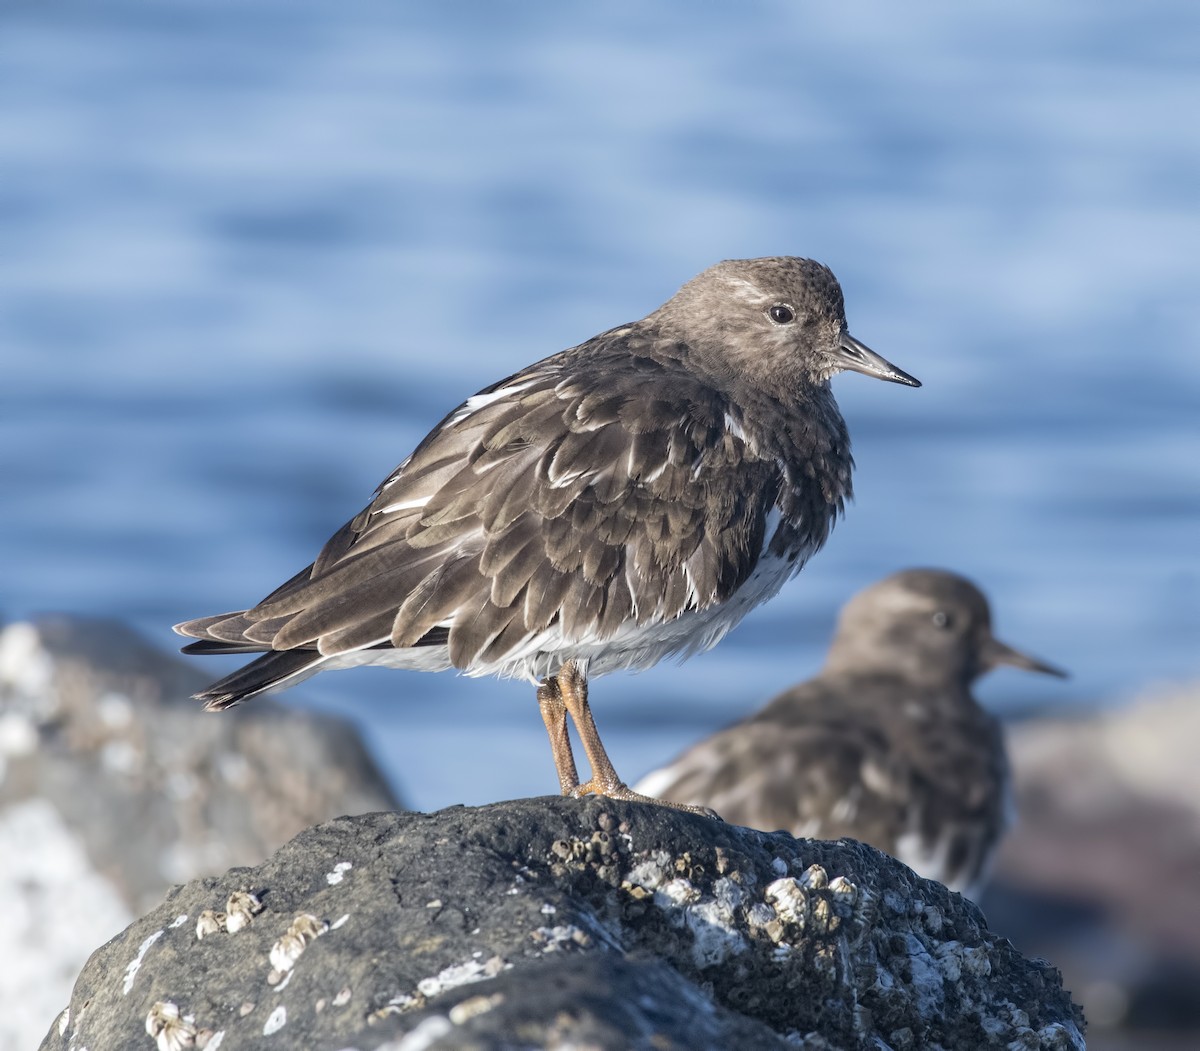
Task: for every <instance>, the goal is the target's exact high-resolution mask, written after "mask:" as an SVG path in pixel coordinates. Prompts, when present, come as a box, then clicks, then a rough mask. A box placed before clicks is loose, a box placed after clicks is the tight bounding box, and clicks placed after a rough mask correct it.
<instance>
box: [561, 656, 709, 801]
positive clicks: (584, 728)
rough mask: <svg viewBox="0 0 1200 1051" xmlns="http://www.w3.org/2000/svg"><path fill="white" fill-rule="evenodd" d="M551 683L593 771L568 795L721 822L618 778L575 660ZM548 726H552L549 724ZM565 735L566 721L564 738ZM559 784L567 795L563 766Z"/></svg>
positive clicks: (582, 676)
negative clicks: (622, 801)
mask: <svg viewBox="0 0 1200 1051" xmlns="http://www.w3.org/2000/svg"><path fill="white" fill-rule="evenodd" d="M548 681H552V682H554V683H555V684H556V688H557V689H556V692H557V694H558V697H559V699H560V703H561V704H562V706H563V708H564V709H565V710H566V712H567V713H569V714H570V716H571V721H572V722H574V723H575V730H576V732H577V733H578V734H579V740H580V742H581V743H582V744H583V750H584V752H585V753H586V755H587V758H588V763H589V764H590V765H591V768H592V776H591V779H590V780H588V781H586V782H585V783H584V784H579V783H578V780H576V784H575V787H574V788H573V789H572V790H571V792H570V793H569V794H570V795H573V796H577V797H578V796H582V795H586V794H587V793H589V792H594V793H595V794H596V795H600V796H608V797H609V798H610V799H628V800H632V801H634V802H638V803H654V804H655V805H656V806H666V807H672V808H673V809H675V810H686V811H687V812H688V813H690V814H703V815H704V816H705V817H713V818H716V819H717V820H718V821H719V820H721V819H720V816H719V815H718V814H717V813H716V811H714V810H710V809H709V808H708V807H702V806H693V805H691V804H690V803H672V802H670V801H669V800H666V799H655V798H653V797H652V796H645V795H642V794H641V793H640V792H635V791H634V790H633V789H632V788H630V787H629V786H628V785H627V784H625V782H624V781H622V780H621V779H620V778H619V777H618V776H617V771H616V770H615V769H614V768H613V765H612V760H611V759H609V758H608V752H607V751H605V749H604V745H603V743H602V742H601V740H600V731H599V730H597V729H596V721H595V719H593V718H592V707H591V705H590V704H588V684H587V676H586V675H585V674H584V672H583V669H582V668H581V667H580V666H579V665H578V664H577V663H576V662H575V661H567V662H566V664H564V665H563V666H562V668H560V669H559V672H558V675H556V676H555V677H554V679H552V680H548ZM538 700H539V703H540V702H541V691H540V690H539V692H538ZM543 718H545V715H544V714H543ZM546 725H547V727H549V725H550V724H549V722H547V723H546ZM565 732H566V730H565V720H564V727H563V734H564V737H565ZM550 740H551V745H552V746H553V744H554V734H553V733H551V737H550ZM567 752H568V755H569V754H570V745H569V744H568V745H567ZM555 764H556V765H557V764H558V754H557V751H556V753H555ZM571 772H572V773H575V764H574V762H573V761H572V763H571ZM559 781H560V782H561V783H562V784H563V792H564V794H566V793H567V789H566V781H564V780H563V778H562V768H561V766H560V767H559Z"/></svg>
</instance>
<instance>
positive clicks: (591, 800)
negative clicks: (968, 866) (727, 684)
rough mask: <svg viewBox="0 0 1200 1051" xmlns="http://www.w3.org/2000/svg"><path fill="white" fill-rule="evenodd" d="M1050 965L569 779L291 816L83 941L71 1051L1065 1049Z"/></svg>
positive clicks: (904, 876)
mask: <svg viewBox="0 0 1200 1051" xmlns="http://www.w3.org/2000/svg"><path fill="white" fill-rule="evenodd" d="M1081 1028H1082V1018H1081V1016H1080V1014H1079V1011H1078V1009H1077V1008H1075V1007H1074V1006H1073V1005H1072V1003H1071V1001H1070V999H1069V997H1068V996H1067V994H1066V993H1065V992H1064V991H1063V989H1062V987H1061V984H1060V980H1059V976H1058V973H1057V972H1056V971H1055V970H1054V969H1053V968H1052V967H1050V966H1049V965H1047V964H1044V963H1041V962H1040V961H1030V960H1026V959H1024V958H1022V957H1021V956H1020V955H1019V954H1018V953H1017V951H1016V950H1015V949H1014V948H1013V947H1012V946H1011V944H1010V943H1009V942H1008V941H1007V940H1006V939H1004V938H1002V937H1000V936H998V935H996V934H994V933H993V932H992V931H990V930H989V929H988V927H987V925H986V924H985V923H984V921H983V918H982V915H981V914H980V912H979V911H978V909H976V908H975V906H973V905H972V904H971V903H970V902H968V901H967V900H966V899H964V898H962V897H960V896H958V895H956V894H952V893H950V892H949V891H947V890H946V889H945V888H944V887H942V886H941V885H940V884H936V883H932V882H928V881H925V880H922V879H920V878H919V877H917V876H916V875H915V874H914V873H912V872H911V870H909V869H907V868H905V867H904V866H903V865H901V864H899V863H898V862H896V861H893V860H892V859H891V858H888V857H886V856H884V855H883V854H880V853H878V852H877V851H875V850H872V849H871V848H869V847H866V846H863V845H862V844H859V843H854V842H852V841H849V840H846V841H842V842H839V843H825V842H819V841H812V840H796V839H793V838H792V837H791V836H790V835H787V834H786V833H775V834H772V835H766V834H763V833H759V832H753V831H751V830H749V829H744V828H738V827H736V826H731V825H725V824H723V823H720V822H716V821H711V820H708V819H706V818H702V817H698V816H695V815H690V814H682V813H679V812H675V811H670V810H666V809H664V808H660V807H654V806H650V805H647V804H635V803H622V802H615V801H613V800H608V799H598V798H595V797H588V798H586V799H584V800H573V799H562V798H559V797H551V798H544V799H532V800H522V801H517V802H511V803H500V804H495V805H492V806H488V807H481V808H474V809H468V808H464V807H453V808H450V809H448V810H443V811H440V812H438V813H435V814H429V815H426V814H413V813H399V814H372V815H367V816H365V817H356V818H343V819H339V820H336V821H332V822H329V823H327V824H324V825H321V826H318V827H316V828H313V829H310V830H308V831H306V832H304V833H302V834H301V835H299V836H298V837H296V839H294V840H293V841H292V842H291V843H289V844H288V845H287V846H285V847H283V848H282V849H281V850H280V851H279V852H278V853H276V854H275V855H274V856H273V857H272V858H271V859H270V860H269V861H267V862H266V863H264V864H262V865H259V866H257V867H255V868H250V869H234V870H232V871H230V872H228V873H226V874H225V875H224V876H222V877H220V878H218V879H211V878H210V879H200V880H195V881H193V882H191V883H189V884H188V885H187V886H185V887H180V888H178V889H176V890H175V891H173V892H172V893H171V894H170V895H169V897H168V898H167V900H166V901H165V902H164V903H163V904H162V905H161V906H159V907H158V908H156V909H154V910H153V911H152V912H150V913H149V914H148V915H146V916H145V917H143V918H142V919H140V920H138V921H136V922H135V923H133V924H132V925H131V926H130V927H129V928H128V929H127V930H126V931H125V932H124V933H122V934H121V935H120V936H119V937H117V938H115V939H113V940H112V941H111V942H109V943H108V944H107V945H105V946H103V947H102V948H101V949H100V950H98V951H97V952H96V953H95V954H94V955H93V956H92V957H91V959H90V960H89V961H88V964H87V966H86V968H85V969H84V971H83V973H82V974H81V976H80V978H79V981H78V982H77V983H76V986H75V990H74V993H73V994H72V997H71V1003H70V1007H69V1009H68V1010H67V1011H64V1012H63V1013H62V1014H61V1015H60V1016H59V1018H58V1020H57V1021H55V1022H54V1024H53V1025H52V1026H51V1029H50V1032H49V1033H48V1035H47V1037H46V1039H45V1041H44V1042H43V1044H42V1048H43V1049H44V1051H59V1049H61V1051H67V1049H68V1048H83V1047H88V1048H109V1047H147V1048H150V1047H153V1046H154V1045H155V1044H157V1046H158V1048H160V1049H161V1051H167V1049H169V1048H186V1047H208V1048H215V1047H216V1046H219V1045H222V1044H223V1045H224V1046H226V1047H236V1048H239V1049H246V1048H267V1047H297V1048H300V1047H303V1048H312V1049H322V1048H356V1049H362V1051H365V1049H368V1048H371V1049H388V1051H401V1049H403V1051H415V1049H417V1048H421V1049H451V1048H453V1049H469V1048H479V1049H483V1048H500V1047H521V1048H551V1047H554V1048H562V1047H576V1048H585V1047H586V1048H594V1049H597V1051H600V1049H610V1048H611V1049H614V1051H615V1049H626V1048H647V1049H649V1048H655V1049H670V1048H677V1049H688V1051H696V1049H704V1048H721V1049H725V1048H739V1049H755V1048H785V1047H805V1048H810V1049H826V1048H829V1049H832V1048H845V1049H852V1048H862V1049H866V1048H872V1049H883V1048H895V1049H916V1048H928V1049H936V1048H983V1047H1005V1048H1021V1049H1030V1051H1033V1049H1047V1051H1049V1049H1078V1048H1082V1046H1083V1040H1082V1037H1081V1035H1080V1030H1081Z"/></svg>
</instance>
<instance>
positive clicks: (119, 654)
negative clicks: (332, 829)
mask: <svg viewBox="0 0 1200 1051" xmlns="http://www.w3.org/2000/svg"><path fill="white" fill-rule="evenodd" d="M207 682H208V677H207V676H205V675H204V674H203V673H201V672H199V671H197V670H196V669H194V668H189V667H187V666H186V665H185V664H184V663H183V662H182V661H181V660H178V659H175V658H174V657H169V656H166V655H164V654H163V653H161V652H159V651H158V650H156V649H154V648H153V647H151V646H149V645H148V644H147V643H145V642H144V641H143V640H142V639H141V638H140V637H138V636H137V635H135V634H134V633H132V632H131V631H129V630H128V629H126V628H124V627H122V626H120V625H117V624H113V623H109V622H104V621H95V620H86V619H81V618H69V617H50V618H45V619H42V620H39V621H37V622H36V623H14V624H9V625H7V626H5V627H4V628H3V629H2V630H0V900H3V901H4V902H5V904H6V908H7V909H8V910H9V911H8V915H7V918H6V920H5V922H4V923H0V1003H3V1004H4V1006H5V1009H4V1011H3V1012H0V1051H24V1049H26V1048H28V1047H31V1046H32V1045H33V1043H34V1041H36V1040H37V1039H39V1037H40V1036H41V1035H42V1034H43V1033H44V1032H45V1027H46V1020H47V1018H49V1017H52V1016H53V1015H54V1013H55V1012H57V1011H59V1010H60V1009H61V1008H62V1005H63V1003H65V1002H66V999H67V997H68V996H69V995H70V990H71V985H72V982H73V981H74V978H75V976H76V975H77V974H78V972H79V969H80V967H82V965H83V963H84V961H85V960H86V959H87V955H88V953H89V952H91V951H92V950H93V949H94V948H95V947H96V945H97V944H99V943H100V942H102V941H103V940H104V939H106V938H109V937H111V936H112V935H114V934H116V933H117V932H119V931H120V930H121V928H122V927H124V926H125V925H126V924H127V923H129V921H130V920H131V919H132V918H133V917H134V916H137V915H139V914H141V913H142V912H144V911H145V910H146V909H148V908H151V907H153V906H154V905H157V904H158V903H159V902H160V901H161V900H162V897H163V895H164V893H165V892H166V891H167V890H168V888H170V887H171V886H172V885H173V884H176V883H181V882H184V881H187V880H189V879H194V878H195V877H197V876H201V875H208V874H212V873H219V872H223V871H224V870H225V869H227V868H229V867H230V866H231V865H246V864H254V863H257V862H260V861H261V860H262V859H263V858H265V857H267V856H268V855H269V854H270V853H271V852H272V851H274V850H275V849H277V848H278V847H279V846H280V845H281V844H282V843H285V842H286V841H287V840H288V839H290V838H291V837H292V836H294V835H295V834H296V833H297V832H299V831H300V830H302V829H304V828H307V827H309V826H310V825H313V824H315V823H317V822H320V821H325V820H328V819H329V818H332V817H337V816H339V815H341V814H348V813H349V814H354V813H363V812H367V811H374V810H381V809H393V808H395V806H396V802H395V799H394V798H393V796H392V794H391V792H390V791H389V789H388V787H387V785H386V784H385V782H384V780H383V778H382V776H381V775H380V773H379V771H378V770H377V768H376V766H375V764H374V762H373V761H372V760H371V758H370V756H369V755H368V754H367V752H366V751H365V749H364V747H363V745H362V743H361V741H360V739H359V736H358V734H357V732H356V731H355V730H354V729H353V728H351V727H350V726H349V725H347V724H345V723H343V722H341V721H339V720H335V719H332V718H328V717H323V716H319V715H314V714H311V713H306V712H301V711H298V710H296V709H294V708H293V709H287V710H286V711H285V709H283V708H282V707H281V706H278V705H275V704H273V703H271V702H270V701H269V700H268V701H263V700H259V701H256V702H255V704H254V705H253V706H250V707H248V708H247V709H246V710H245V711H244V712H242V711H239V712H238V713H237V715H236V716H234V717H232V718H227V717H222V718H217V717H215V716H213V715H211V714H208V713H205V712H203V711H202V710H200V707H199V705H198V704H197V703H196V702H195V701H192V700H190V699H189V695H190V694H191V693H192V692H194V691H195V690H196V689H198V688H200V687H202V686H204V685H206V684H207ZM95 1046H102V1045H95Z"/></svg>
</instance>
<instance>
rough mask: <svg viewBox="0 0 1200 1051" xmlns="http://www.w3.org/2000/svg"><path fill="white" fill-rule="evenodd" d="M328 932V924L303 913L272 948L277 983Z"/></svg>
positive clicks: (272, 963)
mask: <svg viewBox="0 0 1200 1051" xmlns="http://www.w3.org/2000/svg"><path fill="white" fill-rule="evenodd" d="M327 930H329V924H328V923H326V922H325V921H324V920H318V919H317V918H316V916H314V915H312V914H311V913H308V912H302V913H300V914H299V915H298V916H297V917H296V918H295V919H294V920H292V922H291V925H290V926H289V927H288V929H287V930H286V931H285V932H284V934H283V935H282V937H280V939H279V940H278V941H277V942H276V943H275V944H274V945H273V946H271V966H272V967H273V968H274V970H275V978H276V981H278V980H279V977H280V976H282V975H284V974H286V973H287V972H288V971H290V970H291V969H292V968H293V967H295V966H296V961H297V960H298V959H300V955H301V954H302V953H303V952H304V950H305V949H306V948H308V945H309V943H310V942H313V941H316V940H317V939H318V938H319V937H320V936H321V935H322V934H324V933H325V932H326V931H327ZM268 980H269V979H268Z"/></svg>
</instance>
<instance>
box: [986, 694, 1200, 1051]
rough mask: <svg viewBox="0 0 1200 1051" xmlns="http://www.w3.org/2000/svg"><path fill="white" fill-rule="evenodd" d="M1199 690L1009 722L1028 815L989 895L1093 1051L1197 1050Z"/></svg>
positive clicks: (997, 918)
mask: <svg viewBox="0 0 1200 1051" xmlns="http://www.w3.org/2000/svg"><path fill="white" fill-rule="evenodd" d="M1197 741H1200V688H1197V687H1192V688H1190V689H1179V690H1177V691H1175V692H1172V693H1160V694H1158V695H1152V696H1147V697H1145V698H1143V699H1141V700H1138V701H1135V702H1134V703H1132V704H1130V705H1128V706H1126V707H1124V708H1121V709H1120V710H1117V711H1112V712H1109V713H1105V714H1102V715H1089V716H1087V717H1084V718H1078V719H1030V720H1028V721H1027V722H1023V723H1020V724H1018V725H1016V726H1014V727H1011V728H1010V732H1009V748H1010V753H1011V756H1012V762H1013V768H1014V773H1015V776H1016V783H1017V809H1018V820H1017V824H1016V827H1015V828H1014V830H1013V831H1012V833H1011V834H1010V836H1009V837H1008V839H1007V841H1006V842H1005V844H1004V846H1003V847H1002V849H1001V852H1000V857H999V859H998V863H997V866H996V872H995V880H994V883H993V885H992V887H991V888H990V889H989V891H988V893H987V894H986V895H985V897H984V899H983V902H982V904H983V908H984V911H985V912H986V914H987V916H988V920H989V922H990V924H991V926H992V927H993V928H995V929H996V930H998V931H1000V932H1002V933H1004V934H1006V935H1008V936H1009V937H1010V938H1012V940H1013V942H1014V943H1015V944H1016V945H1017V947H1018V948H1019V949H1021V950H1022V951H1023V952H1026V953H1032V954H1034V955H1037V956H1042V957H1045V958H1046V959H1049V960H1053V961H1054V963H1055V964H1056V965H1057V966H1059V967H1061V968H1062V970H1063V974H1064V977H1065V981H1066V984H1067V986H1068V988H1070V989H1071V990H1072V991H1073V992H1074V994H1075V995H1076V996H1077V997H1078V998H1079V1000H1080V1001H1081V1002H1082V1004H1083V1006H1084V1010H1085V1012H1086V1013H1087V1017H1088V1021H1089V1023H1090V1025H1091V1028H1090V1030H1089V1034H1088V1046H1089V1047H1091V1048H1092V1049H1093V1051H1135V1049H1142V1048H1154V1049H1155V1051H1185V1049H1186V1051H1192V1049H1194V1048H1196V1047H1200V762H1198V761H1197V757H1196V750H1197V744H1196V742H1197Z"/></svg>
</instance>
